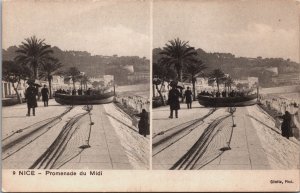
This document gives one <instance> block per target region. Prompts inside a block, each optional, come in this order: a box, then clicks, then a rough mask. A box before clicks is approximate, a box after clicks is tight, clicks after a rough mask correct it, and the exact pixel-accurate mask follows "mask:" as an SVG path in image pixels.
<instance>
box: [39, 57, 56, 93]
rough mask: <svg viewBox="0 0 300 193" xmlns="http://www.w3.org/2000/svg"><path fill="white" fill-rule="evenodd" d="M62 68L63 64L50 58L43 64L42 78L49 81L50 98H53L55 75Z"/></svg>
mask: <svg viewBox="0 0 300 193" xmlns="http://www.w3.org/2000/svg"><path fill="white" fill-rule="evenodd" d="M60 67H61V63H60V62H59V60H58V59H55V58H50V59H48V60H46V61H45V62H43V63H42V65H41V68H40V69H41V73H40V77H41V78H45V79H46V80H48V84H49V93H50V98H52V80H53V75H54V74H55V73H56V72H57V70H58V69H59V68H60Z"/></svg>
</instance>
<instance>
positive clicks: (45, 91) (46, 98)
mask: <svg viewBox="0 0 300 193" xmlns="http://www.w3.org/2000/svg"><path fill="white" fill-rule="evenodd" d="M41 93H42V99H43V102H44V107H48V101H49V90H48V88H47V86H46V85H45V84H44V88H42V91H41Z"/></svg>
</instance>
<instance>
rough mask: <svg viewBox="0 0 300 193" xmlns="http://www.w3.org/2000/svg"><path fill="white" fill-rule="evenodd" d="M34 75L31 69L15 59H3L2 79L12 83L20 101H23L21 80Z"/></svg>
mask: <svg viewBox="0 0 300 193" xmlns="http://www.w3.org/2000/svg"><path fill="white" fill-rule="evenodd" d="M31 75H32V73H31V70H30V69H29V68H28V67H27V66H24V65H21V64H20V63H17V62H15V61H3V63H2V80H3V81H6V82H10V83H12V86H13V89H14V91H15V92H16V94H17V98H18V100H19V103H22V98H21V96H20V94H19V92H18V88H19V86H20V85H21V80H27V79H29V77H30V76H31Z"/></svg>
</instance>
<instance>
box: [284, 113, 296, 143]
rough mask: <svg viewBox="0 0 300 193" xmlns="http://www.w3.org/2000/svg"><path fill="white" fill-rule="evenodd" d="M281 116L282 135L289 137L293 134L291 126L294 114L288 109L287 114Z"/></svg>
mask: <svg viewBox="0 0 300 193" xmlns="http://www.w3.org/2000/svg"><path fill="white" fill-rule="evenodd" d="M281 118H282V119H283V122H282V124H281V131H282V136H283V137H286V138H287V139H289V137H292V136H293V132H292V128H291V121H292V116H291V114H290V113H289V112H288V111H285V114H284V115H283V116H281Z"/></svg>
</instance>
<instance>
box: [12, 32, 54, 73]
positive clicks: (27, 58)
mask: <svg viewBox="0 0 300 193" xmlns="http://www.w3.org/2000/svg"><path fill="white" fill-rule="evenodd" d="M44 41H45V40H42V39H38V38H36V37H35V36H32V37H30V38H26V39H25V42H22V44H21V45H20V46H19V48H18V50H16V53H17V56H16V58H15V60H16V61H17V62H18V63H21V64H23V65H28V66H29V67H30V68H32V70H33V79H37V78H38V68H39V67H40V65H42V64H43V63H45V62H46V61H47V60H49V58H50V55H49V54H51V53H53V50H52V49H51V46H50V45H47V44H46V43H44Z"/></svg>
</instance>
